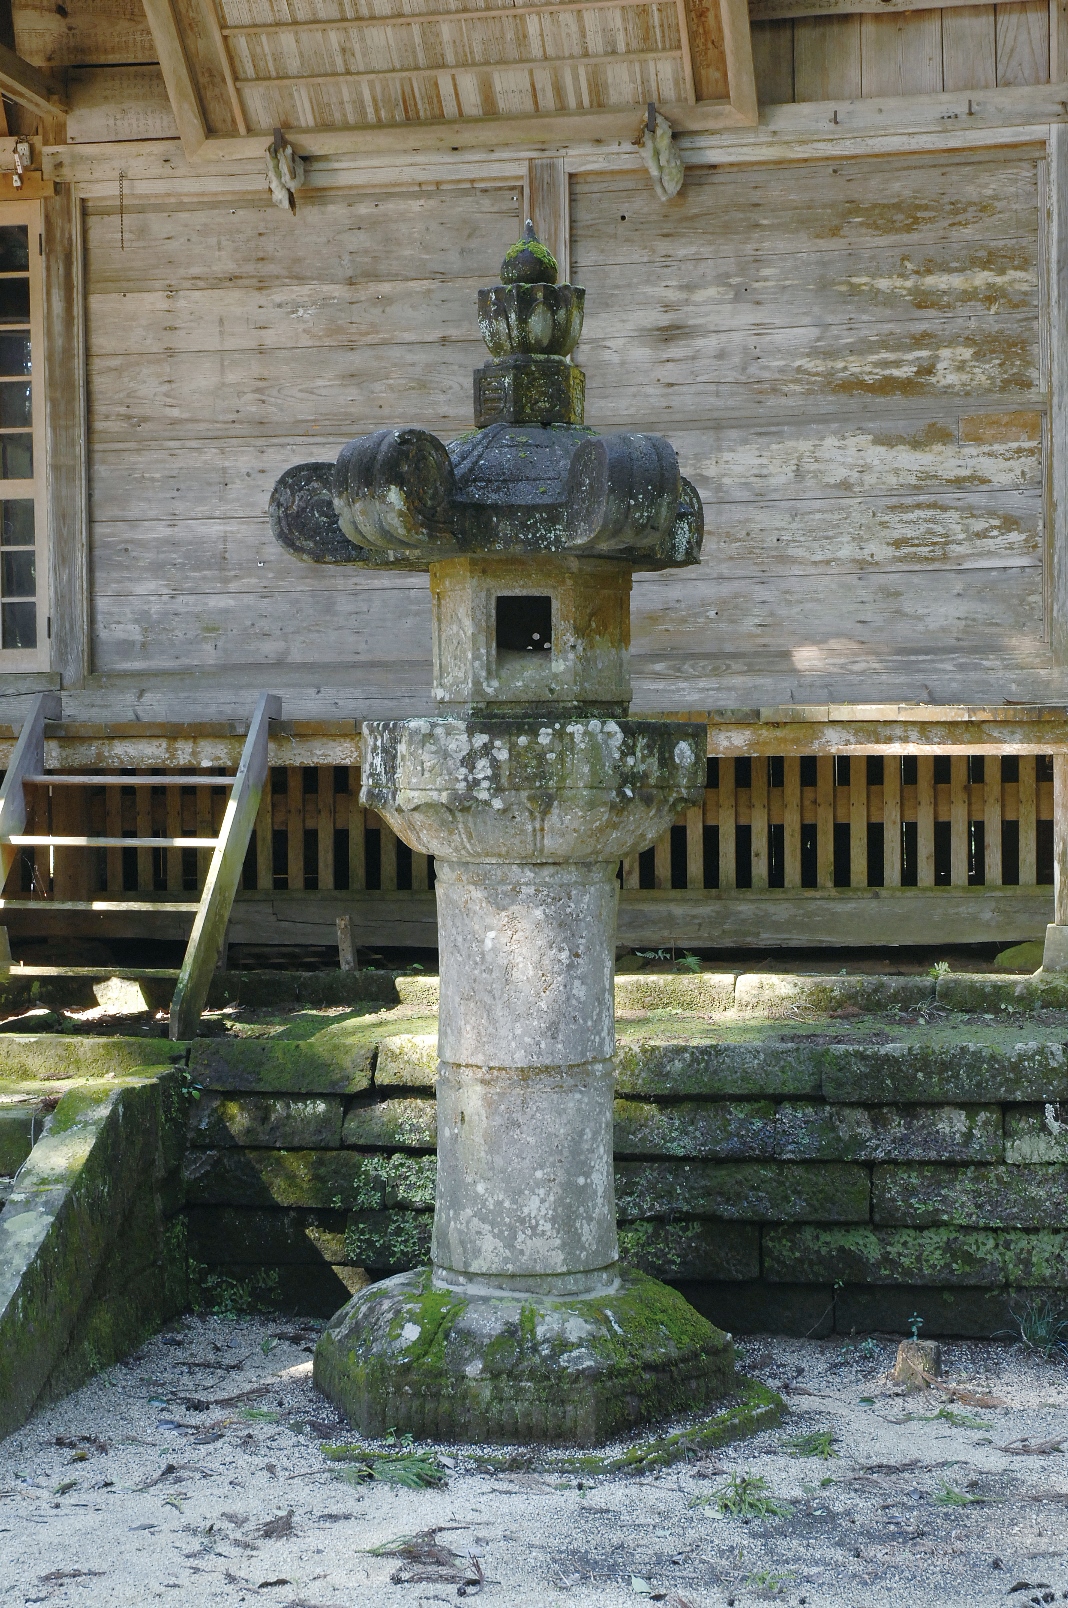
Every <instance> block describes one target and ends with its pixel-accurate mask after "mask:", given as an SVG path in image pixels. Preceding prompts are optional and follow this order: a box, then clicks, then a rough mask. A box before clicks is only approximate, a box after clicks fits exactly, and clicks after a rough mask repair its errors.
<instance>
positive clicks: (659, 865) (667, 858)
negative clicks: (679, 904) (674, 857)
mask: <svg viewBox="0 0 1068 1608" xmlns="http://www.w3.org/2000/svg"><path fill="white" fill-rule="evenodd" d="M653 887H654V888H669V889H670V887H671V828H670V826H669V827H668V829H667V831H666V832H661V834H660V836H659V837H658V838H657V840H656V842H655V843H654V844H653Z"/></svg>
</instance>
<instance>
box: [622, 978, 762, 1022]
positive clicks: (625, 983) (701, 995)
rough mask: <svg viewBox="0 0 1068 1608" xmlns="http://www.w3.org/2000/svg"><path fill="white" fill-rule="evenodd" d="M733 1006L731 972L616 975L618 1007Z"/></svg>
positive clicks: (707, 1011) (698, 1009)
mask: <svg viewBox="0 0 1068 1608" xmlns="http://www.w3.org/2000/svg"><path fill="white" fill-rule="evenodd" d="M733 1009H734V973H733V972H692V973H690V972H672V973H668V974H665V973H663V972H637V973H633V972H632V973H629V974H627V975H625V976H617V978H616V1010H617V1011H641V1012H645V1011H664V1010H675V1011H691V1012H693V1014H694V1015H695V1016H709V1015H718V1014H720V1013H722V1012H723V1011H732V1010H733Z"/></svg>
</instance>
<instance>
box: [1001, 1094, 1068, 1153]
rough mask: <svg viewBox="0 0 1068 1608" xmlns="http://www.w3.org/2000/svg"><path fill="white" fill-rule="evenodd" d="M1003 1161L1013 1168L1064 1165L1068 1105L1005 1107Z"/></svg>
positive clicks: (1050, 1104)
mask: <svg viewBox="0 0 1068 1608" xmlns="http://www.w3.org/2000/svg"><path fill="white" fill-rule="evenodd" d="M1005 1160H1006V1161H1007V1162H1010V1163H1012V1164H1013V1165H1015V1166H1028V1165H1030V1164H1032V1163H1034V1162H1046V1161H1060V1162H1068V1104H1065V1105H1061V1104H1059V1103H1055V1102H1053V1101H1046V1102H1045V1103H1044V1104H1043V1105H1022V1106H1009V1108H1008V1110H1007V1111H1006V1112H1005Z"/></svg>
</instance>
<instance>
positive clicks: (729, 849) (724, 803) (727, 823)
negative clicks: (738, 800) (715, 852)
mask: <svg viewBox="0 0 1068 1608" xmlns="http://www.w3.org/2000/svg"><path fill="white" fill-rule="evenodd" d="M735 830H736V829H735V808H734V760H733V759H721V760H720V762H719V891H720V893H723V892H724V890H726V891H728V892H733V890H734V889H735V888H736V887H737V886H738V856H737V838H736V835H735Z"/></svg>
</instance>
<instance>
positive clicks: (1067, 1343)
mask: <svg viewBox="0 0 1068 1608" xmlns="http://www.w3.org/2000/svg"><path fill="white" fill-rule="evenodd" d="M1009 1311H1010V1312H1011V1313H1012V1316H1013V1319H1014V1320H1015V1323H1016V1329H1015V1332H1013V1331H1012V1330H1007V1331H1005V1333H1007V1334H1013V1337H1014V1338H1015V1340H1016V1342H1017V1344H1018V1345H1022V1346H1023V1347H1025V1349H1026V1350H1028V1351H1036V1352H1037V1353H1038V1355H1039V1356H1040V1357H1045V1358H1046V1359H1047V1360H1050V1359H1052V1358H1053V1357H1056V1358H1058V1359H1059V1360H1060V1361H1065V1360H1068V1316H1066V1315H1065V1310H1064V1307H1063V1306H1059V1305H1058V1306H1054V1304H1053V1302H1052V1301H1051V1300H1050V1298H1049V1296H1048V1295H1043V1296H1036V1297H1034V1298H1032V1299H1031V1300H1028V1301H1020V1302H1017V1303H1016V1304H1015V1305H1013V1306H1010V1308H1009Z"/></svg>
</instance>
